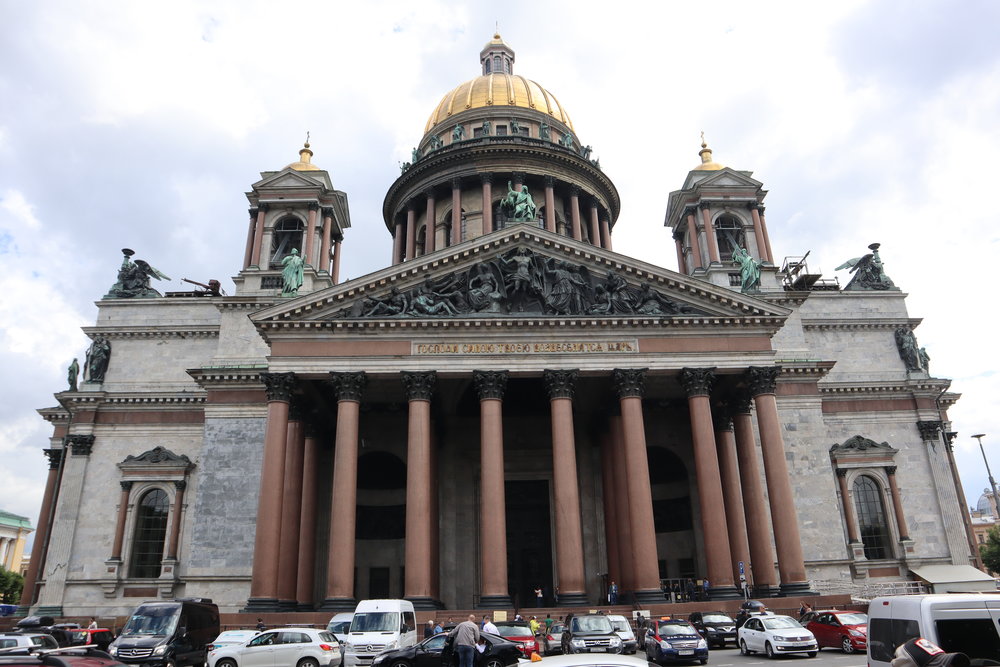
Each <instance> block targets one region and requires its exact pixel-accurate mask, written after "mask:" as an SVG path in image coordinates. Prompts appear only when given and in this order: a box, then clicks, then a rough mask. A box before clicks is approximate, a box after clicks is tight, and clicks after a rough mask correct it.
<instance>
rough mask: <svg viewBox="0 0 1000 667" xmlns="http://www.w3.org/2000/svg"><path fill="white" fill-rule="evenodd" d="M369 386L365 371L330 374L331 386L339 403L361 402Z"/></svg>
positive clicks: (332, 372) (333, 372)
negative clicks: (366, 387)
mask: <svg viewBox="0 0 1000 667" xmlns="http://www.w3.org/2000/svg"><path fill="white" fill-rule="evenodd" d="M367 384H368V376H367V375H365V372H364V371H349V372H337V371H331V372H330V386H331V387H333V389H334V391H335V392H336V394H337V400H338V401H360V400H361V396H362V394H364V392H365V385H367Z"/></svg>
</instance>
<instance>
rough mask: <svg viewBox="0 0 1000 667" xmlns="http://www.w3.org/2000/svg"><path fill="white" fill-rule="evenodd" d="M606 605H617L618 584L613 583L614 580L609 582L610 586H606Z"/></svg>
mask: <svg viewBox="0 0 1000 667" xmlns="http://www.w3.org/2000/svg"><path fill="white" fill-rule="evenodd" d="M608 604H611V605H616V604H618V584H616V583H615V580H614V579H612V580H611V585H610V586H608Z"/></svg>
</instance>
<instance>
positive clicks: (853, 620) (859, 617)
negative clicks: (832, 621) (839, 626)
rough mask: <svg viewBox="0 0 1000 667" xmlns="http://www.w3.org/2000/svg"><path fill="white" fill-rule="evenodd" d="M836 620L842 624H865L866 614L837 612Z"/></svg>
mask: <svg viewBox="0 0 1000 667" xmlns="http://www.w3.org/2000/svg"><path fill="white" fill-rule="evenodd" d="M836 617H837V620H838V621H840V622H841V623H843V624H844V625H866V624H867V623H868V614H837V615H836Z"/></svg>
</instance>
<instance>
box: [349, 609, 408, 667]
mask: <svg viewBox="0 0 1000 667" xmlns="http://www.w3.org/2000/svg"><path fill="white" fill-rule="evenodd" d="M416 643H417V620H416V614H415V612H414V610H413V603H412V602H410V601H409V600H361V601H360V602H359V603H358V606H357V608H356V609H355V610H354V617H353V618H352V619H351V634H350V635H349V636H348V638H347V644H346V645H345V646H344V662H345V663H346V664H347V665H348V666H349V667H368V665H370V664H371V663H372V660H373V659H374V658H375V656H376V655H378V654H379V653H381V652H382V651H390V650H392V649H397V648H403V647H406V646H413V645H414V644H416Z"/></svg>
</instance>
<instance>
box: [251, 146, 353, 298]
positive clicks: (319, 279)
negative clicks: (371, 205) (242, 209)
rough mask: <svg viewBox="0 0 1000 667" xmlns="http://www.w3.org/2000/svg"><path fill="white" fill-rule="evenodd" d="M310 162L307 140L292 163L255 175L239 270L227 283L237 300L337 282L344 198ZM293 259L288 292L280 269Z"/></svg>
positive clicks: (346, 221) (347, 218)
mask: <svg viewBox="0 0 1000 667" xmlns="http://www.w3.org/2000/svg"><path fill="white" fill-rule="evenodd" d="M312 157H313V151H312V149H311V148H310V146H309V141H308V140H307V141H306V142H305V144H304V145H303V147H302V149H301V150H299V159H298V160H297V161H296V162H292V163H291V164H289V165H288V166H286V167H285V168H284V169H281V170H279V171H264V172H261V174H260V176H261V179H260V180H259V181H257V182H256V183H254V184H253V185H251V186H250V187H251V190H250V192H248V193H246V196H247V200H248V201H249V202H250V225H249V229H248V230H247V242H246V250H245V251H244V255H243V269H242V270H241V271H240V273H239V275H238V276H236V277H235V278H234V279H233V282H235V283H236V294H237V295H242V296H251V295H253V296H256V295H269V296H274V295H281V294H283V293H284V296H297V295H300V294H307V293H309V292H314V291H316V290H319V289H323V288H325V287H330V286H331V285H336V284H337V283H338V282H339V281H340V275H339V274H340V257H341V242H342V241H343V239H344V231H345V230H346V229H347V228H348V227H350V226H351V215H350V210H349V209H348V205H347V194H346V193H344V192H341V191H340V190H335V189H334V187H333V182H332V181H331V179H330V174H329V172H327V171H326V170H324V169H321V168H320V167H318V166H316V165H315V164H313V162H312ZM293 255H297V256H298V257H299V258H301V262H302V280H301V285H300V286H299V287H298V288H297V289H296V290H291V291H290V290H288V289H286V286H285V281H284V279H283V277H282V270H283V269H284V267H285V266H287V264H288V261H286V258H289V257H290V256H293ZM296 261H298V260H296Z"/></svg>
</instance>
